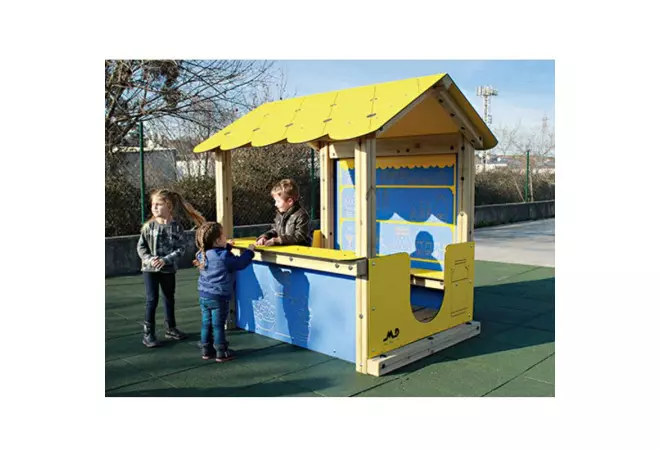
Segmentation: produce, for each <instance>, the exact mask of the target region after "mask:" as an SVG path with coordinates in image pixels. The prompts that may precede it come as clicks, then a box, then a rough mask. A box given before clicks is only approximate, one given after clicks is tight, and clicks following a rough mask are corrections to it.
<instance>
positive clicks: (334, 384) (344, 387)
mask: <svg viewBox="0 0 660 450" xmlns="http://www.w3.org/2000/svg"><path fill="white" fill-rule="evenodd" d="M399 376H401V375H400V374H387V375H385V376H382V377H374V376H371V375H364V374H361V373H359V372H357V371H356V370H355V364H354V363H349V362H347V361H342V360H339V359H332V360H330V361H327V362H324V363H322V364H318V365H316V366H313V367H310V368H307V369H303V370H299V371H296V372H293V373H290V374H287V375H284V376H282V377H281V379H282V380H284V381H291V382H293V383H295V384H299V385H301V386H303V387H304V388H306V389H308V390H310V391H314V392H316V393H317V394H320V395H323V396H326V397H348V396H351V395H354V394H358V393H360V392H362V391H364V390H366V389H370V388H372V387H374V386H378V385H379V384H383V383H387V382H388V381H390V380H392V379H394V378H398V377H399Z"/></svg>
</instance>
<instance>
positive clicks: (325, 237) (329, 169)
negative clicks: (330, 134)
mask: <svg viewBox="0 0 660 450" xmlns="http://www.w3.org/2000/svg"><path fill="white" fill-rule="evenodd" d="M319 163H320V165H321V173H320V174H319V175H320V177H319V178H320V179H321V235H322V243H321V246H322V247H323V248H334V246H335V201H334V199H335V186H334V179H335V176H334V175H335V161H333V160H332V159H330V147H329V145H328V143H327V142H324V143H323V145H322V146H321V150H320V151H319Z"/></svg>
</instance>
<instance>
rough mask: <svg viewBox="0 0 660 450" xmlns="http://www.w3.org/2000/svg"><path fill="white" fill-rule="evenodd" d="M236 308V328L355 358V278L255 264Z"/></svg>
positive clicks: (244, 274)
mask: <svg viewBox="0 0 660 450" xmlns="http://www.w3.org/2000/svg"><path fill="white" fill-rule="evenodd" d="M236 309H237V324H238V326H239V327H240V328H243V329H245V330H248V331H252V332H255V333H257V334H262V335H264V336H268V337H270V338H273V339H277V340H279V341H282V342H287V343H289V344H294V345H298V346H300V347H303V348H307V349H309V350H313V351H315V352H319V353H323V354H326V355H329V356H332V357H335V358H339V359H343V360H345V361H349V362H355V278H351V277H346V276H342V275H336V274H329V273H324V272H318V271H315V270H309V269H300V268H295V267H283V266H277V265H274V264H267V263H261V262H253V263H252V264H251V265H250V266H249V267H248V268H246V269H245V270H241V271H239V272H237V276H236Z"/></svg>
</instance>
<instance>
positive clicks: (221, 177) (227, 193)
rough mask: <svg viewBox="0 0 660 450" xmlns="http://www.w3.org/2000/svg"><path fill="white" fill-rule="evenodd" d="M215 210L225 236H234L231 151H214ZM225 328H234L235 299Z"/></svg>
mask: <svg viewBox="0 0 660 450" xmlns="http://www.w3.org/2000/svg"><path fill="white" fill-rule="evenodd" d="M215 210H216V217H217V222H218V223H220V224H221V225H222V228H223V230H224V232H225V235H226V236H227V238H230V237H233V236H234V214H233V210H232V197H231V151H229V150H227V151H222V150H216V151H215ZM225 328H226V329H227V330H233V329H234V328H236V299H235V298H233V297H232V299H231V301H230V302H229V315H228V317H227V325H226V326H225Z"/></svg>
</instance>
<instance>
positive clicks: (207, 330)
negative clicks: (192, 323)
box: [195, 222, 254, 362]
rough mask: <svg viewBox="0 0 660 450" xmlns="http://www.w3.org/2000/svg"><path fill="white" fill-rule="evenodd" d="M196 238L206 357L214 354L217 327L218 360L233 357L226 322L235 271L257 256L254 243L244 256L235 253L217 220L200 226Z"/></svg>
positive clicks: (202, 343)
mask: <svg viewBox="0 0 660 450" xmlns="http://www.w3.org/2000/svg"><path fill="white" fill-rule="evenodd" d="M195 242H196V245H197V248H198V249H199V251H198V252H197V254H196V256H197V260H196V261H195V265H196V266H197V268H198V269H199V280H198V281H197V290H198V291H199V305H200V307H201V309H202V331H201V339H200V341H201V347H202V359H209V358H210V357H211V330H213V348H214V350H215V360H216V361H217V362H224V361H229V360H230V359H233V357H234V355H233V352H232V351H231V350H229V348H228V347H227V345H228V343H227V340H226V339H225V323H226V322H227V315H228V313H229V300H230V299H231V296H232V294H233V293H234V279H235V276H236V274H235V272H236V271H237V270H242V269H245V268H246V267H247V266H248V265H249V264H250V261H252V258H254V251H253V250H254V245H250V246H249V248H248V250H245V252H243V254H242V255H241V256H240V257H236V256H234V255H233V254H232V252H231V245H230V244H228V243H227V237H226V236H225V234H224V233H223V231H222V225H220V224H219V223H216V222H206V223H204V224H203V225H201V226H200V227H199V229H198V230H197V233H196V236H195Z"/></svg>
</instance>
